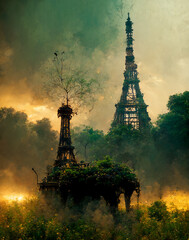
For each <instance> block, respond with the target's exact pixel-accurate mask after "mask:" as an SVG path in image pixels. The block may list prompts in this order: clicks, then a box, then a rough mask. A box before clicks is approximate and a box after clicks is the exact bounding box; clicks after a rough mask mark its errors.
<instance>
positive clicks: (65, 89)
mask: <svg viewBox="0 0 189 240" xmlns="http://www.w3.org/2000/svg"><path fill="white" fill-rule="evenodd" d="M64 55H65V53H64V52H58V51H56V52H55V53H54V58H53V60H52V61H50V63H49V66H48V72H47V73H48V74H47V81H46V82H45V84H44V87H45V92H46V94H47V96H48V97H49V98H50V99H53V100H59V101H61V102H63V103H65V102H66V104H68V102H69V103H70V104H71V105H74V106H75V107H76V108H77V107H79V106H81V105H85V106H86V105H88V106H91V105H92V104H94V101H95V94H96V93H97V91H98V89H99V83H98V81H97V80H95V79H93V78H89V77H87V72H84V71H81V70H80V66H78V67H76V66H73V63H72V62H71V61H70V60H71V59H69V56H67V58H66V59H65V58H64Z"/></svg>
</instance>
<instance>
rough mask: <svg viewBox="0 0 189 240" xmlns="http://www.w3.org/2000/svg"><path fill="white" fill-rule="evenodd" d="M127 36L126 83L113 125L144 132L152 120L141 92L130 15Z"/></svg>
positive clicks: (127, 22) (127, 23)
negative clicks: (127, 126) (121, 125)
mask: <svg viewBox="0 0 189 240" xmlns="http://www.w3.org/2000/svg"><path fill="white" fill-rule="evenodd" d="M125 25H126V34H127V48H126V59H125V72H124V83H123V88H122V95H121V98H120V101H119V103H117V104H116V105H115V106H116V112H115V116H114V121H113V125H117V124H123V125H132V126H133V127H134V128H135V129H139V130H144V129H147V128H148V127H149V122H150V118H149V116H148V112H147V105H146V104H145V102H144V99H143V94H142V93H141V91H140V87H139V82H140V81H139V79H138V72H137V65H136V64H135V57H134V55H133V41H134V39H133V28H132V25H133V22H132V21H131V19H130V16H129V13H128V18H127V21H126V23H125Z"/></svg>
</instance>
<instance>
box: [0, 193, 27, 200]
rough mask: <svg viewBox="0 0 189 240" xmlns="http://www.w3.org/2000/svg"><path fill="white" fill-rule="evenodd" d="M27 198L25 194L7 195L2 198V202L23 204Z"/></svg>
mask: <svg viewBox="0 0 189 240" xmlns="http://www.w3.org/2000/svg"><path fill="white" fill-rule="evenodd" d="M28 197H29V196H28V195H27V194H7V195H4V196H3V200H5V201H8V202H23V201H24V200H26V199H28Z"/></svg>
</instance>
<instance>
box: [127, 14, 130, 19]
mask: <svg viewBox="0 0 189 240" xmlns="http://www.w3.org/2000/svg"><path fill="white" fill-rule="evenodd" d="M127 20H130V15H129V12H128V19H127Z"/></svg>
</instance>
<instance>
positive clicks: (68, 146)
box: [54, 103, 77, 167]
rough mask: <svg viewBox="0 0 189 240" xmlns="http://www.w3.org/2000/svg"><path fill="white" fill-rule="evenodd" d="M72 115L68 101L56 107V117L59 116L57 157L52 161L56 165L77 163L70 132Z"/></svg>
mask: <svg viewBox="0 0 189 240" xmlns="http://www.w3.org/2000/svg"><path fill="white" fill-rule="evenodd" d="M72 115H73V111H72V108H71V107H70V106H69V105H68V103H67V104H66V105H65V104H62V106H61V107H60V108H59V109H58V117H61V127H60V138H59V146H58V152H57V158H56V160H55V163H54V165H55V166H58V167H61V166H64V165H70V164H72V165H73V164H77V162H76V159H75V155H74V147H73V146H72V142H71V134H70V120H71V118H72Z"/></svg>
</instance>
